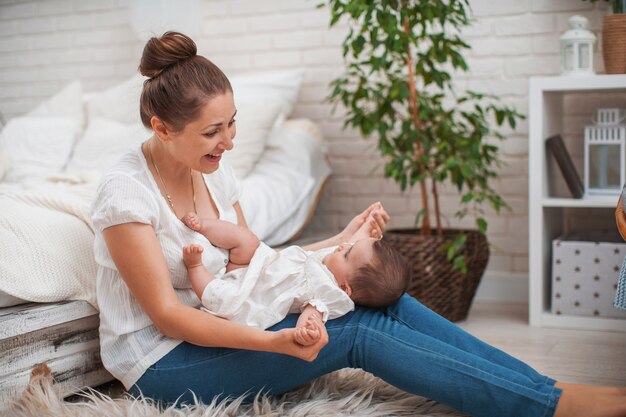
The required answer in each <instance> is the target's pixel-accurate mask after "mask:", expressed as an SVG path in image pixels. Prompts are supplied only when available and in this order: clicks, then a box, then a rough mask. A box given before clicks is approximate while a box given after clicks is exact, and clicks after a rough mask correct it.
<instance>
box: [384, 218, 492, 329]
mask: <svg viewBox="0 0 626 417" xmlns="http://www.w3.org/2000/svg"><path fill="white" fill-rule="evenodd" d="M460 233H464V234H466V235H467V240H466V242H465V244H464V245H463V246H462V247H461V249H460V251H459V254H463V255H465V263H466V265H467V273H463V272H461V271H459V270H458V269H453V268H452V262H450V261H448V260H447V259H446V252H445V251H443V250H442V249H441V248H442V247H443V246H445V245H446V243H448V242H450V241H452V240H454V238H455V237H456V236H457V235H458V234H460ZM383 239H384V240H385V241H387V242H389V243H390V244H391V245H392V246H393V247H394V248H396V249H397V250H398V251H399V252H400V253H401V254H402V255H403V256H404V258H405V259H406V261H407V262H408V263H409V265H410V266H411V269H412V272H413V278H412V280H411V283H410V285H409V288H408V290H407V292H408V293H409V294H410V295H411V296H413V297H415V298H416V299H417V300H419V301H420V302H421V303H422V304H424V305H425V306H427V307H428V308H430V309H432V310H434V311H435V312H437V313H438V314H440V315H442V316H444V317H445V318H447V319H448V320H450V321H458V320H463V319H465V318H466V317H467V313H468V312H469V309H470V306H471V305H472V300H473V298H474V294H475V293H476V289H477V288H478V284H479V283H480V279H481V278H482V275H483V272H484V271H485V268H486V267H487V261H488V260H489V244H488V243H487V238H486V237H485V235H483V234H482V233H480V232H479V231H477V230H461V229H446V230H444V234H443V236H438V235H431V236H422V235H421V234H420V230H419V229H395V230H387V231H385V234H384V237H383Z"/></svg>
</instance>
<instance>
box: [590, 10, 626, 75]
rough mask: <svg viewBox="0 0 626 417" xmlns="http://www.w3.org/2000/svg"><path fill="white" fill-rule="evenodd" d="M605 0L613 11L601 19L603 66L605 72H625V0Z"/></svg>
mask: <svg viewBox="0 0 626 417" xmlns="http://www.w3.org/2000/svg"><path fill="white" fill-rule="evenodd" d="M596 1H598V0H591V2H592V3H595V2H596ZM606 1H607V2H609V3H610V4H611V10H612V11H613V13H611V14H607V15H606V16H604V18H603V19H602V58H603V60H604V68H605V70H606V73H607V74H626V0H606Z"/></svg>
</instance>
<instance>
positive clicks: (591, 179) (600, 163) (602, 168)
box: [585, 109, 626, 195]
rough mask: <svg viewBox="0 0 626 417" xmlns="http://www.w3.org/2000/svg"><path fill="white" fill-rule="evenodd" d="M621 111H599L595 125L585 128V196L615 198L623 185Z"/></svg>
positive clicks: (625, 152)
mask: <svg viewBox="0 0 626 417" xmlns="http://www.w3.org/2000/svg"><path fill="white" fill-rule="evenodd" d="M625 117H626V112H625V111H624V109H598V119H597V122H596V124H595V125H593V126H585V194H587V195H618V194H620V192H621V190H622V187H623V185H624V184H625V183H626V125H624V124H623V121H624V118H625Z"/></svg>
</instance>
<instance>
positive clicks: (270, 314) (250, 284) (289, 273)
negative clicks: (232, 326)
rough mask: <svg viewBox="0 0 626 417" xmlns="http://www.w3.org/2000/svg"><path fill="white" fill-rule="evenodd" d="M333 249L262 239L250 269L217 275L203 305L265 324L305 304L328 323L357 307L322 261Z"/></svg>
mask: <svg viewBox="0 0 626 417" xmlns="http://www.w3.org/2000/svg"><path fill="white" fill-rule="evenodd" d="M334 249H335V248H325V249H321V250H319V251H314V252H310V251H306V250H304V249H302V248H301V247H299V246H289V247H287V248H285V249H282V250H281V251H280V252H278V251H275V250H274V249H272V248H270V247H269V246H267V245H266V244H264V243H261V244H260V245H259V247H258V248H257V250H256V251H255V252H254V256H253V257H252V259H251V260H250V264H249V265H248V266H247V267H246V268H239V269H234V270H232V271H230V272H227V273H226V274H224V275H223V276H221V277H216V279H214V280H213V281H211V282H210V283H209V284H208V285H207V286H206V287H205V289H204V292H203V293H202V304H203V305H204V308H205V309H206V310H207V311H208V312H209V313H211V314H214V315H216V316H219V317H223V318H225V319H228V320H230V321H234V322H237V323H241V324H245V325H247V326H252V327H257V328H260V329H267V328H268V327H271V326H272V325H274V324H276V323H278V322H279V321H281V320H282V319H284V318H285V316H286V315H287V314H289V313H300V312H302V310H303V309H304V307H306V305H307V304H311V305H312V306H314V307H315V308H316V309H317V310H318V311H319V312H320V313H322V315H323V320H324V322H325V321H326V320H328V319H334V318H337V317H340V316H343V315H344V314H346V313H348V312H349V311H352V310H354V302H353V301H352V300H351V299H350V297H348V295H347V294H346V293H345V292H344V291H343V290H342V289H341V288H339V286H338V285H337V281H336V280H335V277H334V276H333V274H332V273H331V272H330V271H329V270H328V268H326V266H325V265H324V264H323V263H322V260H323V259H324V256H326V255H327V254H328V253H330V252H332V251H333V250H334Z"/></svg>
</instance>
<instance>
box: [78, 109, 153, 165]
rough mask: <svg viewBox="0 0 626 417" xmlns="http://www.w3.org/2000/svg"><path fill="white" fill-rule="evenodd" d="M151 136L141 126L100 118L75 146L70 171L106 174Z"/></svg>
mask: <svg viewBox="0 0 626 417" xmlns="http://www.w3.org/2000/svg"><path fill="white" fill-rule="evenodd" d="M151 134H152V133H151V131H149V130H147V129H146V128H144V127H143V125H142V124H141V123H133V124H126V123H120V122H117V121H115V120H108V119H102V118H99V117H98V118H95V119H92V120H90V122H89V125H88V126H87V129H86V130H85V134H84V135H83V137H82V138H81V139H80V140H79V141H78V143H77V144H76V148H75V149H74V154H73V155H72V159H71V160H70V162H69V164H68V166H67V171H69V172H79V171H94V170H95V171H99V172H102V171H105V170H106V169H107V168H108V167H110V166H111V165H113V163H115V162H116V161H117V160H118V159H119V158H120V157H121V156H122V155H124V154H125V153H126V152H128V151H129V150H131V149H134V148H136V147H137V146H139V144H140V143H141V142H143V141H145V140H146V139H147V138H149V137H150V135H151Z"/></svg>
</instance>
